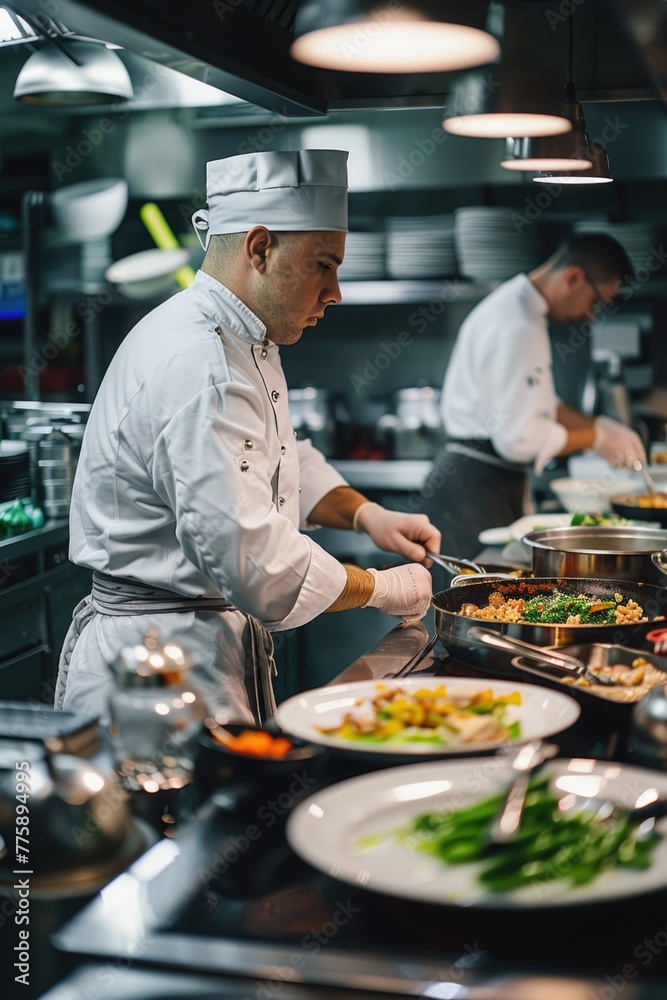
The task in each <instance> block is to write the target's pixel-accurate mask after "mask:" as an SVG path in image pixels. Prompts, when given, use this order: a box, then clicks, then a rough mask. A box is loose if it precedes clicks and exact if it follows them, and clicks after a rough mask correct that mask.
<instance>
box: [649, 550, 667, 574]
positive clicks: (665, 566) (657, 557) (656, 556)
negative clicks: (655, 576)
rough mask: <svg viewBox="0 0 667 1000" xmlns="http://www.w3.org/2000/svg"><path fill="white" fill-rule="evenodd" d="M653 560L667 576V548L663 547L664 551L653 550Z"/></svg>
mask: <svg viewBox="0 0 667 1000" xmlns="http://www.w3.org/2000/svg"><path fill="white" fill-rule="evenodd" d="M651 562H652V563H653V565H654V566H656V567H657V568H658V569H659V570H660V572H661V573H664V574H665V576H667V549H663V550H662V552H652V553H651Z"/></svg>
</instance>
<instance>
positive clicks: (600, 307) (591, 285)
mask: <svg viewBox="0 0 667 1000" xmlns="http://www.w3.org/2000/svg"><path fill="white" fill-rule="evenodd" d="M621 284H622V282H621V280H620V278H613V279H608V278H607V279H605V278H596V277H594V276H593V275H592V274H590V273H589V272H588V271H586V270H584V268H582V267H570V268H567V270H566V272H565V273H564V276H563V295H562V297H561V298H560V300H559V302H558V303H557V305H556V307H555V308H554V309H553V310H552V317H551V318H552V319H553V320H555V322H557V323H580V322H582V321H583V320H591V321H593V320H595V319H596V318H597V317H598V316H599V315H600V314H601V313H603V312H604V310H605V307H606V306H607V305H609V304H610V303H611V302H612V301H613V300H614V298H615V297H616V295H618V292H619V289H620V287H621Z"/></svg>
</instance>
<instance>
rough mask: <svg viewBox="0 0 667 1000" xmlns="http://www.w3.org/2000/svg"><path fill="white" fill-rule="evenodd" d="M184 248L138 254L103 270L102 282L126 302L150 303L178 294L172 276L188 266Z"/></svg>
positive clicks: (157, 249) (124, 258)
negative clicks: (154, 298) (112, 286)
mask: <svg viewBox="0 0 667 1000" xmlns="http://www.w3.org/2000/svg"><path fill="white" fill-rule="evenodd" d="M189 260H190V252H189V251H188V250H186V249H184V248H174V249H167V250H163V249H161V248H159V247H154V248H153V249H152V250H140V251H139V253H133V254H131V256H129V257H123V258H122V260H117V261H115V263H113V264H111V266H110V267H108V268H107V269H106V272H105V275H104V276H105V278H106V280H107V281H108V282H109V283H110V284H112V285H116V286H117V288H118V291H119V292H122V294H123V295H125V296H127V298H129V299H149V298H153V297H157V296H160V295H165V296H167V295H170V294H171V293H172V292H177V291H178V290H179V288H178V285H177V284H176V280H175V275H176V272H177V271H178V270H180V268H182V267H185V265H186V264H188V263H189Z"/></svg>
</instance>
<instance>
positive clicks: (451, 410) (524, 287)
mask: <svg viewBox="0 0 667 1000" xmlns="http://www.w3.org/2000/svg"><path fill="white" fill-rule="evenodd" d="M546 317H547V302H546V300H545V299H544V297H543V296H542V295H541V293H540V292H539V291H538V290H537V288H536V287H535V286H534V285H533V283H532V281H531V280H530V279H529V278H528V277H527V276H526V275H525V274H519V275H517V276H516V277H515V278H512V279H511V281H508V282H506V283H505V284H503V285H501V286H500V287H499V288H497V289H496V290H495V291H493V292H491V294H490V295H488V296H487V297H486V298H485V299H484V300H483V301H482V302H480V303H479V305H477V306H476V307H475V308H474V309H473V310H472V312H471V313H470V315H469V316H468V317H467V318H466V319H465V320H464V322H463V323H462V324H461V328H460V330H459V333H458V337H457V339H456V344H455V345H454V350H453V353H452V356H451V359H450V362H449V365H448V367H447V372H446V375H445V381H444V385H443V392H442V403H441V410H442V420H443V424H444V426H445V430H446V432H447V434H448V436H449V437H454V438H482V439H485V440H490V441H491V443H492V444H493V446H494V448H495V449H496V451H497V452H498V454H499V455H501V456H502V457H503V458H505V459H507V460H508V461H510V462H518V463H526V464H527V463H530V462H534V464H535V469H536V471H537V472H540V471H541V470H542V469H543V468H544V466H545V465H546V463H547V462H548V461H550V459H552V458H553V457H554V456H555V455H557V454H558V453H559V452H560V451H561V450H562V448H563V447H564V445H565V443H566V441H567V429H566V428H565V427H564V426H563V424H560V423H558V421H557V419H556V413H557V406H558V398H557V396H556V392H555V389H554V383H553V374H552V357H551V343H550V341H549V331H548V327H547V318H546Z"/></svg>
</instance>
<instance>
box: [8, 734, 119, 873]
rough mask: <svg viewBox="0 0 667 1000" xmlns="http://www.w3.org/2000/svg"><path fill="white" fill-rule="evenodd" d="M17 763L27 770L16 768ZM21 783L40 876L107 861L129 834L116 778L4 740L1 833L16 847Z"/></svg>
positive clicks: (38, 747)
mask: <svg viewBox="0 0 667 1000" xmlns="http://www.w3.org/2000/svg"><path fill="white" fill-rule="evenodd" d="M17 761H18V762H21V763H22V764H23V763H24V762H25V764H27V765H28V767H27V768H25V767H24V768H23V769H21V768H17V767H16V762H17ZM20 774H25V775H27V777H26V778H21V777H19V775H20ZM20 782H23V783H24V784H25V785H26V787H27V788H28V790H29V798H30V814H29V815H30V861H31V867H32V868H33V869H34V870H35V872H39V873H40V874H44V873H46V872H49V871H54V870H57V869H63V868H68V867H76V866H79V865H83V864H87V863H90V862H93V861H96V860H102V859H104V858H105V857H108V856H110V855H111V854H113V853H114V852H115V851H116V850H118V849H119V848H120V846H121V844H122V843H123V840H124V839H125V837H126V836H127V833H128V828H129V823H130V815H129V810H128V807H127V799H126V796H125V793H124V792H123V790H122V788H121V787H120V785H119V783H118V782H117V781H116V780H115V779H114V778H112V777H110V776H108V775H104V774H102V773H101V772H100V771H98V770H97V769H96V768H95V767H93V766H92V765H91V764H90V763H89V762H88V761H85V760H80V759H79V758H78V757H70V756H68V755H66V754H50V753H49V752H48V751H46V750H45V748H44V747H43V746H41V745H40V744H38V743H33V742H19V741H3V742H2V744H0V835H1V836H2V837H3V838H4V840H5V843H6V844H11V845H14V842H15V832H16V829H17V827H19V826H21V825H22V823H21V815H20V814H19V813H17V804H18V799H17V794H18V792H19V791H20V789H19V787H18V783H20Z"/></svg>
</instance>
